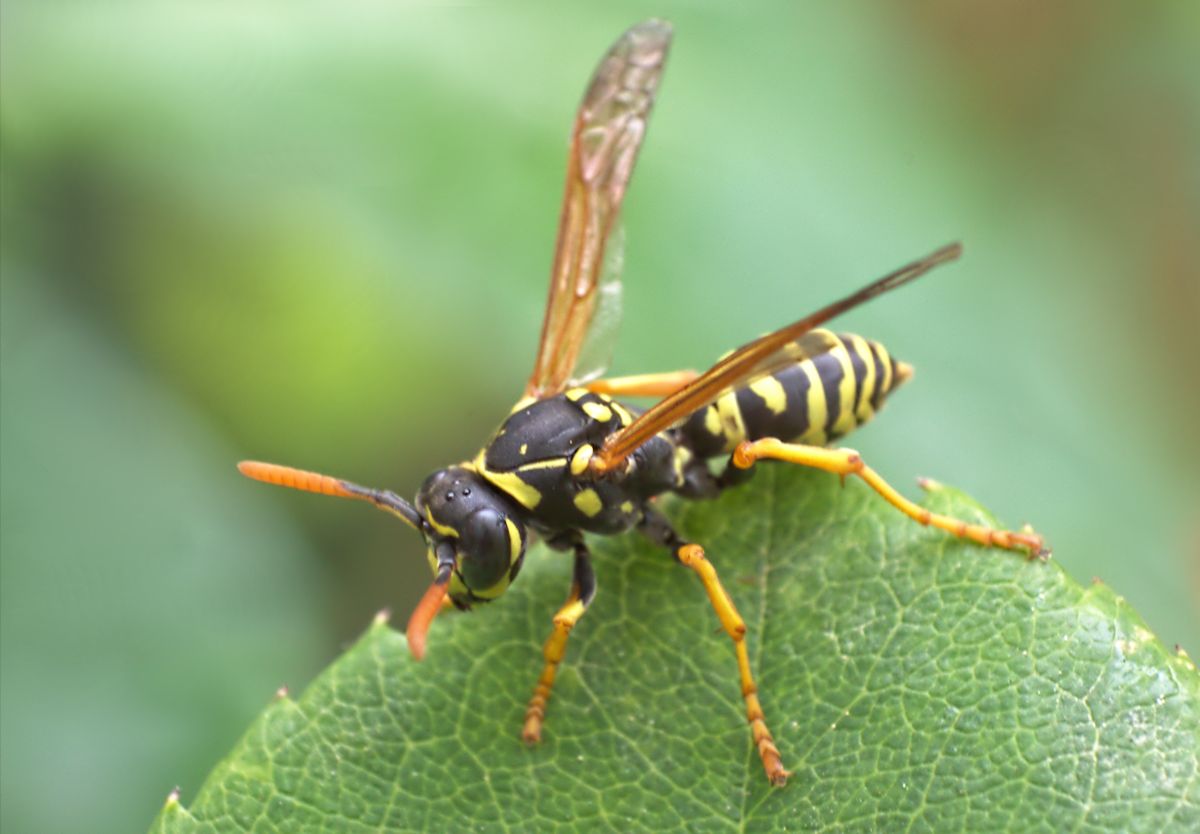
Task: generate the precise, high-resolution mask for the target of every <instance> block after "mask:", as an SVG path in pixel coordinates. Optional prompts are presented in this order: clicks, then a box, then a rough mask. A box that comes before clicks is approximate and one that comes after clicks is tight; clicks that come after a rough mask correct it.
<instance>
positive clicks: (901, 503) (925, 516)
mask: <svg viewBox="0 0 1200 834" xmlns="http://www.w3.org/2000/svg"><path fill="white" fill-rule="evenodd" d="M763 458H768V459H774V460H782V461H787V462H788V463H795V464H799V465H800V466H811V467H813V468H815V469H824V470H825V471H826V472H833V473H834V474H837V475H841V476H842V477H843V478H844V477H845V476H847V475H857V476H858V477H860V478H862V479H863V480H864V481H866V482H867V483H868V484H869V485H870V487H871V488H872V489H873V490H875V491H876V492H878V493H879V494H880V495H882V496H883V497H884V499H885V500H886V501H887V502H888V503H889V504H891V505H892V506H893V507H895V508H896V509H898V510H900V512H902V513H904V514H905V515H906V516H908V517H909V518H911V519H913V520H915V521H917V522H919V523H921V524H924V525H927V526H932V527H937V528H938V529H939V530H945V531H946V532H948V533H953V534H954V535H955V536H958V537H960V538H966V539H970V540H971V541H975V542H978V543H979V544H982V545H986V546H988V547H992V546H995V547H1003V548H1005V549H1007V550H1024V551H1026V552H1027V553H1028V555H1029V557H1030V558H1034V557H1039V558H1045V557H1046V556H1048V555H1049V551H1047V550H1046V548H1045V543H1044V542H1043V541H1042V537H1041V536H1039V535H1038V534H1036V533H1034V532H1032V531H1028V532H1019V533H1017V532H1013V531H1011V530H996V529H994V528H992V527H984V526H983V525H980V524H968V523H967V522H965V521H962V520H960V519H957V518H951V517H950V516H945V515H940V514H938V513H935V512H931V511H930V510H927V509H925V508H924V507H920V506H918V505H916V504H914V503H913V502H912V501H909V500H908V499H907V498H905V497H904V496H903V495H901V494H900V493H899V492H897V491H896V490H895V488H894V487H892V485H891V484H889V483H888V482H887V481H885V480H884V479H883V478H881V477H880V476H879V475H878V474H877V473H876V472H875V470H874V469H872V468H871V467H869V466H867V465H866V463H864V462H863V459H862V457H861V456H860V455H859V454H858V452H856V451H854V450H853V449H825V448H822V447H820V446H803V445H800V444H797V443H783V442H782V441H779V440H776V439H774V438H764V439H763V440H755V441H746V442H743V443H741V444H739V445H738V447H737V448H736V449H734V451H733V465H734V466H736V467H738V468H740V469H748V468H749V467H751V466H753V465H754V462H755V461H757V460H761V459H763Z"/></svg>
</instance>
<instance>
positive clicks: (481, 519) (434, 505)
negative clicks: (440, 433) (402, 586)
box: [416, 466, 525, 606]
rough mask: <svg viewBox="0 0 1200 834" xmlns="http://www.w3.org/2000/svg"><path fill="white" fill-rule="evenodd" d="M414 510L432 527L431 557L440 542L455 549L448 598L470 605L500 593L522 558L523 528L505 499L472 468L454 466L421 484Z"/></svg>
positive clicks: (493, 597)
mask: <svg viewBox="0 0 1200 834" xmlns="http://www.w3.org/2000/svg"><path fill="white" fill-rule="evenodd" d="M416 505H417V510H418V511H419V512H420V514H421V518H422V519H423V520H425V521H426V522H427V523H428V524H429V526H430V528H431V533H430V553H431V554H432V553H434V551H435V550H436V544H437V543H438V542H447V543H449V544H451V545H453V546H454V550H455V568H454V574H453V578H452V579H451V582H450V589H449V593H450V597H451V599H453V600H454V602H455V603H456V604H457V605H459V606H470V605H472V604H474V603H478V602H486V601H488V600H491V599H495V598H496V597H498V596H500V594H502V593H504V591H505V590H506V589H507V588H508V584H509V583H510V582H511V581H512V580H513V579H515V578H516V575H517V571H518V570H520V567H521V558H522V556H523V555H524V553H525V525H524V524H523V523H522V521H521V519H520V517H519V516H518V515H517V514H516V511H515V509H514V507H513V505H512V503H511V502H510V501H509V499H507V498H506V497H504V496H503V495H502V494H501V493H499V492H498V491H497V490H496V489H495V488H493V487H492V486H491V485H490V484H489V483H488V482H487V481H485V480H484V479H482V478H481V477H479V475H477V474H476V473H475V472H473V471H471V470H470V469H466V468H464V467H461V466H452V467H450V468H448V469H442V470H439V471H437V472H434V473H433V474H432V475H430V476H429V477H428V478H426V479H425V483H424V484H422V485H421V489H420V491H419V492H418V493H417V502H416ZM431 561H433V562H434V565H433V566H434V571H435V573H436V570H437V566H436V559H432V558H431Z"/></svg>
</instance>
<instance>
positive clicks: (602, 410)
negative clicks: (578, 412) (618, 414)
mask: <svg viewBox="0 0 1200 834" xmlns="http://www.w3.org/2000/svg"><path fill="white" fill-rule="evenodd" d="M580 408H582V409H583V413H584V414H586V415H587V416H589V417H591V418H592V419H593V420H597V421H599V422H601V423H607V422H608V421H609V420H611V419H612V416H613V413H612V409H611V408H609V407H608V406H606V405H603V404H601V403H584V404H583V405H582V406H580Z"/></svg>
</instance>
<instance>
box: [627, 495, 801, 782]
mask: <svg viewBox="0 0 1200 834" xmlns="http://www.w3.org/2000/svg"><path fill="white" fill-rule="evenodd" d="M640 529H641V530H642V532H643V533H645V534H646V535H647V536H648V537H649V538H650V539H651V540H652V541H655V542H657V543H658V544H661V545H664V546H666V547H669V548H670V549H671V552H672V553H674V554H675V558H676V559H678V560H679V561H680V562H682V563H683V564H684V565H686V566H687V567H689V568H691V569H692V570H693V571H695V572H696V574H697V575H698V576H699V577H700V581H701V582H702V583H703V584H704V590H705V591H706V592H707V593H708V600H709V602H710V603H712V607H713V610H714V611H716V614H717V619H718V620H720V621H721V627H722V628H723V629H724V630H725V633H726V634H728V635H729V638H730V639H731V640H733V646H734V651H735V652H736V654H737V664H738V675H739V676H740V678H741V683H742V698H744V699H745V701H746V720H747V721H748V722H750V735H751V737H752V738H753V739H754V746H755V748H756V749H757V750H758V756H759V758H760V759H762V764H763V770H765V771H766V773H767V779H768V780H770V782H771V784H772V785H775V786H776V787H781V786H783V785H785V784H787V778H788V776H790V775H791V773H790V772H789V771H787V770H784V767H783V761H782V760H781V759H780V757H779V748H778V747H776V746H775V738H774V737H773V736H772V735H771V731H770V729H768V728H767V720H766V717H765V716H764V715H763V710H762V704H760V703H759V701H758V684H756V683H755V682H754V675H753V673H751V671H750V654H749V652H748V651H747V650H746V623H745V621H744V620H742V616H741V614H739V613H738V610H737V608H736V607H734V604H733V600H732V599H731V598H730V597H729V593H728V592H727V591H726V590H725V588H724V587H723V586H722V585H721V580H720V578H719V577H718V576H717V570H716V568H714V567H713V566H712V563H711V562H709V561H708V559H707V558H706V557H705V555H704V548H702V547H701V546H700V545H698V544H692V543H690V542H685V541H684V540H683V539H681V538H680V537H679V534H678V533H676V532H675V530H674V529H673V528H672V527H671V524H670V522H668V521H667V519H666V518H664V517H663V516H661V515H659V514H658V513H656V512H654V511H653V510H647V511H646V513H645V516H644V518H643V520H642V523H641V527H640Z"/></svg>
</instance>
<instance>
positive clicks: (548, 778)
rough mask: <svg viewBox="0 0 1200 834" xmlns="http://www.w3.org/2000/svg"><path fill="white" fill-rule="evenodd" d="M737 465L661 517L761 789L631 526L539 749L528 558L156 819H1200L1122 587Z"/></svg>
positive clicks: (658, 570)
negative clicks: (503, 583)
mask: <svg viewBox="0 0 1200 834" xmlns="http://www.w3.org/2000/svg"><path fill="white" fill-rule="evenodd" d="M760 468H761V469H762V470H763V471H761V472H759V473H758V475H757V476H756V478H755V479H754V480H753V481H752V482H751V484H749V485H747V486H745V487H742V488H739V489H737V490H731V491H730V492H729V493H727V494H726V495H725V496H723V497H722V498H721V499H720V500H719V501H716V502H713V503H705V504H685V503H682V502H668V511H669V512H670V513H671V515H672V516H673V517H674V518H675V519H676V521H677V523H678V524H679V526H680V528H681V530H682V531H683V532H684V534H685V535H686V536H688V537H690V538H691V539H693V540H695V541H698V542H701V543H703V544H704V545H705V547H706V549H707V550H708V552H709V556H710V558H711V560H712V561H713V563H714V564H715V566H716V567H717V569H718V571H719V572H721V575H722V577H723V581H724V584H725V586H726V588H728V589H729V591H730V593H731V594H732V595H733V597H734V600H735V602H736V604H737V605H738V607H739V609H740V610H741V612H742V614H743V616H744V618H745V620H746V623H747V626H748V635H749V636H748V639H749V646H750V654H751V661H752V664H753V666H754V669H755V672H756V674H757V677H758V681H759V685H760V693H761V698H762V702H763V706H764V709H765V710H766V713H767V719H768V722H769V723H770V725H771V726H772V728H773V730H774V733H775V736H776V739H777V741H778V743H779V748H780V750H781V752H782V754H783V757H784V762H785V765H787V766H788V767H789V768H790V769H791V770H792V771H793V773H794V775H793V776H792V779H791V781H790V783H789V784H788V785H787V787H786V788H783V789H772V788H770V787H769V786H768V784H767V782H766V779H765V778H764V776H763V773H762V769H761V766H760V764H759V762H758V759H757V756H756V755H755V753H754V752H753V750H752V748H751V743H750V735H749V731H748V729H747V727H746V724H745V720H744V718H743V707H742V701H741V698H740V694H739V688H738V679H737V674H736V667H735V663H734V657H733V650H732V647H731V645H730V643H729V640H728V638H727V637H726V636H725V635H724V633H723V632H721V631H720V630H719V628H718V627H717V622H716V618H715V616H714V615H713V613H712V611H711V609H710V608H709V605H708V601H707V598H706V596H705V594H704V592H703V590H702V588H701V587H700V584H699V582H698V580H697V579H696V578H695V577H694V576H692V575H691V574H690V573H689V572H688V571H687V570H685V569H684V568H682V567H680V566H679V565H678V564H676V563H675V562H674V561H673V560H672V559H671V558H669V557H668V556H667V555H666V554H664V553H662V552H661V551H658V550H656V549H655V548H654V547H652V546H651V545H649V544H648V543H647V542H645V541H643V540H641V539H640V538H639V537H637V536H636V535H632V534H631V535H626V536H622V537H616V538H607V539H596V540H593V542H592V543H593V546H594V550H595V555H596V560H595V561H596V569H597V576H598V580H599V587H600V590H599V594H598V596H597V598H596V601H595V603H594V604H593V605H592V607H591V609H589V611H588V614H587V616H585V617H584V618H583V620H582V621H581V622H580V624H579V626H578V627H577V628H576V630H575V632H574V633H573V635H572V638H571V641H570V645H569V646H568V650H567V659H566V662H565V663H564V665H563V667H562V670H561V672H560V675H559V679H558V683H557V686H556V688H555V692H554V696H553V699H552V700H551V703H550V708H549V712H548V717H547V727H546V731H545V734H544V739H543V742H542V744H541V745H540V746H539V747H537V748H536V749H527V748H525V747H524V745H522V743H521V742H520V741H519V731H520V726H521V719H522V715H523V711H524V707H525V703H526V699H527V698H528V696H529V694H530V691H531V689H532V686H533V683H534V680H535V679H536V676H537V674H538V671H539V669H540V664H541V650H540V646H541V643H542V641H543V640H544V638H545V637H546V635H547V634H548V633H549V629H550V618H551V616H552V615H553V612H554V611H555V610H556V608H557V606H558V605H559V604H560V603H561V600H562V599H563V597H564V596H565V593H566V590H567V587H568V584H569V582H570V564H569V562H570V560H569V558H565V557H563V556H561V555H560V554H557V553H552V552H550V551H547V550H545V549H544V548H541V547H539V548H537V549H536V550H535V551H534V552H533V553H531V554H530V558H529V559H528V560H527V562H528V564H527V567H526V573H527V575H525V576H523V578H522V579H521V581H520V582H518V583H517V584H516V585H515V586H514V587H513V589H512V590H511V591H509V593H508V594H507V595H506V598H505V599H504V600H503V601H501V602H498V603H497V604H494V605H492V606H489V607H486V608H483V609H480V610H478V611H475V612H472V613H471V614H467V615H452V616H444V617H442V618H440V619H439V620H438V621H437V622H436V623H435V625H434V628H433V629H432V632H431V635H430V640H429V653H428V657H427V660H426V661H425V662H424V663H423V664H419V665H418V664H416V663H415V662H414V661H413V660H412V659H411V658H410V657H409V655H408V652H407V649H406V647H405V642H404V638H403V636H402V635H401V634H399V633H397V632H396V631H395V630H394V629H392V628H391V627H390V626H388V625H386V624H385V623H384V622H382V621H377V622H376V623H375V624H374V625H373V626H372V627H371V628H369V629H368V631H367V632H366V634H365V635H364V636H363V637H362V638H361V639H360V640H359V641H358V642H357V643H356V644H355V645H354V646H352V647H351V648H350V649H349V650H348V651H347V652H346V653H345V654H344V655H343V656H342V657H340V658H339V659H337V660H336V661H335V662H334V663H333V664H332V665H331V666H330V667H329V668H328V669H327V670H326V672H324V673H323V674H322V675H321V676H320V677H319V678H318V679H317V681H316V682H315V683H313V684H312V686H310V687H309V688H308V689H307V690H306V691H305V692H304V693H303V694H302V695H300V696H299V697H298V698H296V699H294V700H293V699H291V698H282V699H279V700H277V701H276V702H274V703H273V704H271V705H270V706H269V707H268V708H267V709H266V710H265V711H264V712H263V714H262V715H261V716H260V717H259V718H258V719H257V720H256V721H255V722H254V724H253V725H252V726H251V727H250V729H249V731H248V732H247V733H246V735H245V737H244V738H243V739H242V740H241V742H240V743H239V744H238V745H237V747H236V748H235V749H234V750H233V752H232V753H231V754H230V756H229V757H228V758H227V759H226V760H225V761H224V762H222V763H221V764H219V765H218V766H217V768H216V769H215V770H214V771H213V773H212V774H211V776H210V777H209V779H208V781H207V782H206V784H205V785H204V786H203V788H202V789H201V790H200V791H199V793H198V794H197V795H196V797H195V799H194V800H192V801H191V802H190V803H189V805H188V807H186V808H185V807H184V805H182V804H181V803H180V802H179V801H177V800H175V799H171V800H169V801H168V803H167V805H166V806H165V807H164V809H163V810H162V812H161V813H160V815H159V818H158V819H157V820H156V821H155V823H154V827H153V829H152V831H154V832H224V831H264V832H274V831H281V832H282V831H312V832H316V831H343V832H360V831H362V832H366V831H447V830H466V829H470V830H477V831H525V830H538V831H591V830H614V831H665V830H677V829H680V828H683V827H686V828H688V829H690V830H696V831H713V832H720V831H775V830H828V831H866V830H914V831H919V830H937V831H943V830H970V831H1009V830H1023V831H1039V830H1041V831H1135V830H1146V831H1164V830H1179V831H1184V830H1192V831H1194V830H1200V797H1198V796H1197V792H1198V785H1197V782H1198V779H1200V777H1198V751H1200V675H1198V674H1197V670H1196V667H1195V665H1194V664H1193V663H1192V662H1191V661H1190V660H1189V659H1187V658H1186V657H1185V656H1183V655H1181V654H1177V653H1174V652H1170V651H1168V650H1167V649H1166V648H1165V647H1164V646H1163V645H1162V644H1161V643H1160V642H1159V641H1158V639H1157V638H1156V637H1154V636H1153V635H1152V634H1151V633H1150V632H1149V631H1148V629H1147V628H1146V627H1145V625H1144V623H1143V622H1142V620H1141V619H1140V618H1139V617H1138V616H1137V614H1136V613H1135V612H1133V611H1132V610H1131V609H1130V608H1129V607H1128V606H1127V605H1126V604H1125V603H1124V602H1123V601H1122V599H1121V598H1120V597H1118V596H1117V595H1115V594H1114V593H1113V592H1112V591H1111V590H1110V589H1108V588H1107V587H1106V586H1104V585H1100V584H1093V585H1090V586H1088V587H1086V588H1085V587H1081V586H1080V585H1079V584H1077V583H1076V582H1075V581H1074V580H1072V579H1071V578H1069V577H1068V576H1067V575H1066V574H1065V573H1063V572H1062V571H1061V570H1060V569H1059V568H1058V567H1057V566H1056V565H1055V564H1054V563H1053V562H1051V563H1049V564H1043V563H1039V562H1028V561H1026V560H1025V559H1024V558H1022V557H1021V556H1018V555H1015V554H1010V553H1005V552H1001V551H987V550H984V549H981V548H978V547H975V546H970V545H966V544H963V543H961V542H958V541H955V540H953V539H951V538H950V537H947V536H945V535H942V534H939V533H938V532H936V531H932V530H927V529H924V528H922V527H920V526H918V525H916V524H913V523H912V522H910V521H908V520H907V519H905V518H904V517H902V516H901V515H899V514H898V513H896V512H895V511H894V510H892V509H891V508H890V507H889V506H887V505H886V504H885V503H884V502H882V501H881V500H879V499H878V498H877V497H876V496H875V495H874V493H872V492H870V491H869V490H868V489H867V488H866V487H864V486H863V485H861V484H859V483H857V482H851V483H850V484H848V485H847V486H846V488H845V489H841V488H839V487H838V482H837V479H836V478H832V477H829V476H827V475H824V474H821V473H812V472H805V471H801V470H797V469H795V468H790V467H785V466H765V467H760ZM925 503H926V505H927V506H930V507H932V508H934V509H936V510H940V511H943V512H949V513H953V514H957V515H959V516H961V517H964V518H968V519H973V520H974V519H980V520H987V521H991V519H990V517H989V516H988V515H987V514H986V513H985V512H984V511H983V510H981V509H980V508H979V507H978V505H976V504H975V503H973V502H972V501H970V500H969V499H967V498H966V497H965V496H963V495H961V494H960V493H958V492H956V491H954V490H951V489H942V490H939V491H937V492H935V493H932V494H930V495H928V496H927V497H926V499H925ZM264 662H269V658H268V659H264Z"/></svg>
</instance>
